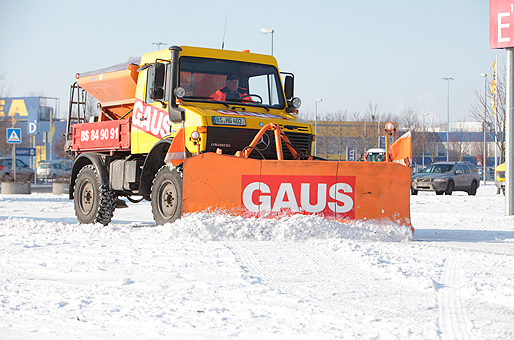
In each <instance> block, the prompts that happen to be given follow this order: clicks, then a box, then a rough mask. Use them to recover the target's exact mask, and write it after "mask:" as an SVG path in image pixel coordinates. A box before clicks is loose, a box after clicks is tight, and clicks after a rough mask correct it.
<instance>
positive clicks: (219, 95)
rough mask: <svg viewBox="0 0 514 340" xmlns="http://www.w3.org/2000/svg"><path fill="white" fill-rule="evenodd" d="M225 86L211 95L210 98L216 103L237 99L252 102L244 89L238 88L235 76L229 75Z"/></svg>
mask: <svg viewBox="0 0 514 340" xmlns="http://www.w3.org/2000/svg"><path fill="white" fill-rule="evenodd" d="M225 84H226V85H225V86H224V87H222V88H220V89H218V90H216V92H214V93H213V94H211V96H210V98H211V99H212V100H216V101H221V102H223V101H226V100H231V99H239V100H241V101H245V102H253V100H252V99H251V98H250V96H249V95H248V93H247V92H246V89H244V88H242V87H239V79H238V78H237V76H236V75H235V74H229V75H228V76H227V79H226V83H225Z"/></svg>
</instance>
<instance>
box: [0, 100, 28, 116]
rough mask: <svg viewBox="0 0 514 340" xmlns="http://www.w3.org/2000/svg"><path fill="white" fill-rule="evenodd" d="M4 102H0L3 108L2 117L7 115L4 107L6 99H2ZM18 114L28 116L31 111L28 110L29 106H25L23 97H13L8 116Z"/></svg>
mask: <svg viewBox="0 0 514 340" xmlns="http://www.w3.org/2000/svg"><path fill="white" fill-rule="evenodd" d="M2 102H4V103H3V104H2V103H0V106H1V107H2V109H1V110H0V117H5V112H4V109H3V105H5V100H2ZM16 114H18V115H20V116H28V115H29V112H28V111H27V106H25V100H23V99H13V100H12V102H11V108H10V109H9V113H8V116H9V117H14V116H15V115H16Z"/></svg>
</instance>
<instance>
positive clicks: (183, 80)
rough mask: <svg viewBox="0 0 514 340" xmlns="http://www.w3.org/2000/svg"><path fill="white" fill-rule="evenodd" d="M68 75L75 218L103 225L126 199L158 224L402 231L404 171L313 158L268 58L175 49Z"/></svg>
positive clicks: (406, 209) (284, 78)
mask: <svg viewBox="0 0 514 340" xmlns="http://www.w3.org/2000/svg"><path fill="white" fill-rule="evenodd" d="M76 78H77V81H76V82H75V83H74V84H73V85H72V86H71V87H70V101H69V110H68V123H67V134H66V144H65V149H66V151H67V152H68V153H69V154H70V155H71V156H72V157H73V158H74V163H73V169H72V175H71V181H70V190H69V195H70V196H69V197H70V199H73V200H74V207H75V214H76V217H77V220H78V221H79V222H80V223H85V224H87V223H101V224H104V225H107V224H109V223H110V221H111V219H112V217H113V214H114V211H115V209H117V208H123V207H127V204H126V201H125V200H124V199H127V200H128V201H130V202H133V203H135V202H140V201H142V200H148V201H151V209H152V213H153V217H154V220H155V222H156V224H158V225H162V224H165V223H170V222H173V221H175V220H177V219H178V218H180V217H181V216H182V215H183V214H187V213H193V212H203V211H216V212H224V213H228V214H234V215H240V216H243V217H263V218H278V217H281V216H284V215H290V214H312V215H320V216H323V217H325V218H327V219H333V220H340V221H346V220H355V219H357V220H375V219H376V220H386V221H393V222H394V223H397V224H403V225H410V191H409V189H410V173H411V172H410V169H409V168H407V167H405V166H401V165H399V164H396V163H391V162H384V163H376V162H331V161H325V160H322V159H319V158H317V157H313V156H312V153H311V151H312V149H313V144H314V140H315V138H316V136H315V135H314V128H313V126H312V124H310V123H309V122H307V121H305V120H302V119H300V118H299V117H298V116H297V114H298V108H299V106H300V104H301V101H300V100H299V98H297V97H295V96H294V75H293V74H292V73H282V72H280V71H279V69H278V65H277V61H276V60H275V58H274V57H273V56H269V55H262V54H255V53H250V52H248V51H243V52H236V51H227V50H219V49H208V48H198V47H189V46H181V47H179V46H172V47H170V48H168V49H163V50H159V51H155V52H151V53H147V54H145V55H143V56H142V57H141V58H131V59H129V60H128V62H126V63H122V64H118V65H115V66H112V67H108V68H105V69H101V70H96V71H92V72H86V73H77V75H76ZM88 93H89V94H90V95H91V96H93V97H94V98H96V100H97V101H98V104H97V112H98V114H97V115H96V114H95V115H91V114H88V112H90V108H89V107H88V105H90V104H89V103H90V101H88V100H86V99H87V98H88V96H87V94H88Z"/></svg>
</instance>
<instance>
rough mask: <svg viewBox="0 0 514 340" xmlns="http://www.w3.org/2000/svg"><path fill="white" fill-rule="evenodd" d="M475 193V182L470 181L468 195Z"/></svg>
mask: <svg viewBox="0 0 514 340" xmlns="http://www.w3.org/2000/svg"><path fill="white" fill-rule="evenodd" d="M476 194H477V183H476V182H472V183H471V188H470V189H469V191H468V195H469V196H475V195H476Z"/></svg>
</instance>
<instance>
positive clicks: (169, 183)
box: [151, 165, 182, 225]
mask: <svg viewBox="0 0 514 340" xmlns="http://www.w3.org/2000/svg"><path fill="white" fill-rule="evenodd" d="M151 198H152V214H153V218H154V220H155V223H156V224H157V225H163V224H165V223H172V222H174V221H175V220H177V219H179V218H180V217H181V216H182V178H181V176H180V173H179V172H178V171H177V170H175V169H173V170H170V168H169V167H168V166H166V165H164V166H163V167H162V168H160V169H159V171H157V174H156V175H155V178H154V180H153V185H152V193H151Z"/></svg>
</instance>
